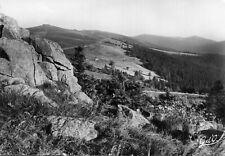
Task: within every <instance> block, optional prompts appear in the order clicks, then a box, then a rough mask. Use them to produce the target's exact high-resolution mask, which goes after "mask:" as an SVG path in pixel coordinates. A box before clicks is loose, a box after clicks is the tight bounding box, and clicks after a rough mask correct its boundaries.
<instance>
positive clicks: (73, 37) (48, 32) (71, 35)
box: [28, 24, 96, 48]
mask: <svg viewBox="0 0 225 156" xmlns="http://www.w3.org/2000/svg"><path fill="white" fill-rule="evenodd" d="M28 29H29V30H30V32H31V34H32V35H36V36H40V37H43V38H47V39H50V40H53V41H55V42H58V43H59V44H60V45H61V46H62V47H63V48H64V47H72V46H77V45H85V44H90V43H94V42H95V41H96V38H92V37H90V36H87V35H85V33H82V32H80V31H77V30H69V29H63V28H60V27H56V26H51V25H47V24H43V25H41V26H37V27H32V28H28Z"/></svg>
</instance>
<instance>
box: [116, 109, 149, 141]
mask: <svg viewBox="0 0 225 156" xmlns="http://www.w3.org/2000/svg"><path fill="white" fill-rule="evenodd" d="M118 107H119V116H118V119H119V124H120V131H121V134H123V136H126V137H129V130H137V131H141V130H142V127H143V126H145V125H147V124H150V122H149V121H148V120H147V119H146V118H145V117H144V116H142V115H141V113H139V112H136V111H134V110H132V109H130V108H128V107H127V106H124V105H118Z"/></svg>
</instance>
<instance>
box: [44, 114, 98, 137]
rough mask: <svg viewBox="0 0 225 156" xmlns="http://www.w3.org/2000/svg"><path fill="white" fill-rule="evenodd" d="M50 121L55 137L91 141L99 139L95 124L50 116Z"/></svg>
mask: <svg viewBox="0 0 225 156" xmlns="http://www.w3.org/2000/svg"><path fill="white" fill-rule="evenodd" d="M48 120H49V121H50V122H51V123H52V129H51V130H52V134H53V136H55V137H56V136H63V137H73V138H77V139H84V140H86V141H90V140H92V139H95V138H97V135H98V133H97V131H96V130H95V128H94V126H95V122H93V121H84V120H82V119H74V118H70V117H61V116H58V117H57V116H50V117H48Z"/></svg>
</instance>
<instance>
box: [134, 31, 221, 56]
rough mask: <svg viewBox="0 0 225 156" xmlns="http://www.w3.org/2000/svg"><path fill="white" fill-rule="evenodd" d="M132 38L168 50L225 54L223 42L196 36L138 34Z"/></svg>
mask: <svg viewBox="0 0 225 156" xmlns="http://www.w3.org/2000/svg"><path fill="white" fill-rule="evenodd" d="M134 38H135V39H137V40H138V41H140V42H143V43H145V44H146V45H148V47H152V44H155V45H158V46H159V47H164V48H167V49H169V50H175V51H182V52H192V53H198V54H225V42H216V41H213V40H209V39H205V38H202V37H198V36H192V37H187V38H182V37H164V36H156V35H139V36H135V37H134ZM153 48H155V47H153Z"/></svg>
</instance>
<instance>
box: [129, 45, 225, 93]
mask: <svg viewBox="0 0 225 156" xmlns="http://www.w3.org/2000/svg"><path fill="white" fill-rule="evenodd" d="M126 53H127V55H129V56H134V57H137V58H139V59H140V60H141V61H142V62H143V66H144V67H145V68H147V69H149V70H152V71H155V72H156V73H157V74H158V75H160V76H161V77H162V78H164V79H166V80H168V82H169V84H168V85H169V87H170V88H171V89H172V90H173V91H181V92H188V93H207V92H209V91H210V88H212V87H213V84H214V83H215V82H216V81H218V80H220V81H223V80H224V79H225V70H224V68H223V67H224V62H225V56H223V55H216V54H204V55H199V56H188V55H187V56H185V55H171V54H166V53H161V52H158V51H154V50H151V49H149V48H146V47H143V46H140V45H137V44H136V45H134V47H133V48H132V49H129V50H127V52H126ZM223 83H224V81H223Z"/></svg>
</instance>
